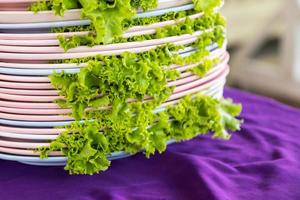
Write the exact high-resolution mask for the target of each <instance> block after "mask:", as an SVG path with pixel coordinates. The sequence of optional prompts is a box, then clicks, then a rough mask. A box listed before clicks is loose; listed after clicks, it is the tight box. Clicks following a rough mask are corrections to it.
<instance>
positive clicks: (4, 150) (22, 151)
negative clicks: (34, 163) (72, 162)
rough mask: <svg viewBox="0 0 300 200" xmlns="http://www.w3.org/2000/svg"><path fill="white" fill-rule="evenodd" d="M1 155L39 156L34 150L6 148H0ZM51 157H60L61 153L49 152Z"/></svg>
mask: <svg viewBox="0 0 300 200" xmlns="http://www.w3.org/2000/svg"><path fill="white" fill-rule="evenodd" d="M0 152H1V153H7V154H13V155H23V156H39V155H40V154H39V153H37V152H35V151H34V150H27V149H15V148H7V147H0ZM50 155H51V156H61V155H62V153H61V152H51V153H50Z"/></svg>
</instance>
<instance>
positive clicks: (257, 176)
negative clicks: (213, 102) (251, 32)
mask: <svg viewBox="0 0 300 200" xmlns="http://www.w3.org/2000/svg"><path fill="white" fill-rule="evenodd" d="M225 94H226V96H230V97H232V98H233V99H234V100H235V101H236V102H242V103H243V105H244V111H243V114H242V117H243V118H244V120H245V124H244V125H243V130H242V131H241V132H239V133H235V134H234V135H233V137H232V140H231V141H229V142H227V141H219V140H211V139H209V138H208V137H198V138H196V139H194V140H192V141H189V142H184V143H181V144H174V145H171V146H170V147H169V148H168V150H167V152H166V153H164V154H162V155H156V156H153V157H152V159H146V158H144V156H142V155H136V156H133V157H130V158H127V159H123V160H118V161H114V162H113V163H112V166H111V168H110V169H109V170H108V171H107V172H105V173H102V174H100V175H94V176H69V175H68V174H67V172H65V171H64V170H63V169H62V168H61V167H34V166H26V165H22V164H19V163H14V162H7V161H0V199H5V200H18V199H22V200H27V199H28V200H38V199H43V200H48V199H49V200H56V199H57V200H65V199H67V200H77V199H78V200H91V199H97V200H98V199H100V200H102V199H103V200H106V199H115V200H127V199H129V200H134V199H142V200H156V199H170V200H174V199H175V200H176V199H183V200H185V199H196V200H202V199H203V200H214V199H217V200H261V199H262V200H269V199H270V200H298V199H300V190H299V188H300V139H299V136H300V110H297V109H294V108H290V107H288V106H285V105H282V104H280V103H278V102H275V101H273V100H271V99H268V98H264V97H258V96H255V95H252V94H249V93H245V92H241V91H238V90H234V89H226V92H225Z"/></svg>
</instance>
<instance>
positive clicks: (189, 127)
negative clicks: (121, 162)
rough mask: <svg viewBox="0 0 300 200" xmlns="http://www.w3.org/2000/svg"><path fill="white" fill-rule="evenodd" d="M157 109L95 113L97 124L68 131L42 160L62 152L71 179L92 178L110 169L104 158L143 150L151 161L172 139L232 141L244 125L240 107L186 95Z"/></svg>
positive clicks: (137, 105)
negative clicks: (75, 176)
mask: <svg viewBox="0 0 300 200" xmlns="http://www.w3.org/2000/svg"><path fill="white" fill-rule="evenodd" d="M124 106H125V107H124ZM156 106H157V105H156V104H155V102H152V103H147V104H142V103H135V104H130V105H127V104H126V103H125V104H124V103H122V102H121V101H119V103H117V104H115V105H114V106H113V108H112V109H111V110H106V111H99V112H97V113H94V115H93V117H94V119H95V120H93V121H85V122H84V123H78V122H75V123H73V124H72V125H71V126H69V127H66V128H67V130H66V131H65V132H64V133H62V134H61V135H60V136H59V137H58V138H57V140H55V141H53V142H52V143H51V145H50V146H49V147H43V148H41V149H40V152H41V155H42V157H43V158H45V157H47V156H48V155H49V153H51V152H52V151H58V150H59V151H62V152H63V154H64V155H66V156H67V157H68V161H67V164H66V167H65V169H66V170H68V171H69V172H70V173H71V174H94V173H99V172H101V171H105V170H107V169H108V167H109V166H110V162H109V161H108V159H107V158H106V156H107V155H110V154H111V153H113V152H116V151H125V152H127V153H130V154H135V153H137V152H139V151H141V150H144V153H145V155H146V156H147V157H149V156H150V155H153V154H154V153H155V152H159V153H162V152H164V151H165V150H166V147H167V146H166V144H167V141H169V140H170V139H175V140H177V141H183V140H189V139H192V138H194V137H197V136H199V135H203V134H208V133H209V132H213V133H214V135H213V137H216V138H220V139H229V136H230V135H229V132H228V129H229V130H232V131H235V130H239V129H240V124H241V123H242V121H241V120H238V119H236V116H237V115H239V114H240V112H241V106H240V105H235V104H233V103H232V101H231V100H224V99H221V100H217V99H214V98H212V97H209V96H203V95H201V94H198V95H196V96H186V97H185V98H183V99H182V100H181V101H180V102H179V103H178V104H177V105H173V106H169V107H167V108H166V109H165V110H164V111H161V112H159V113H154V112H153V109H154V108H155V107H156Z"/></svg>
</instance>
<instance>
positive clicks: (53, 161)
mask: <svg viewBox="0 0 300 200" xmlns="http://www.w3.org/2000/svg"><path fill="white" fill-rule="evenodd" d="M173 143H175V140H170V141H168V142H167V145H170V144H173ZM129 156H131V155H130V154H128V153H126V152H124V151H120V152H115V153H112V154H111V155H109V156H107V158H108V159H109V160H117V159H122V158H126V157H129ZM0 159H2V160H9V161H17V162H20V163H24V164H28V165H37V166H64V165H65V164H66V161H67V158H66V157H62V156H61V157H49V158H46V159H41V158H39V157H37V156H17V155H10V154H4V153H0Z"/></svg>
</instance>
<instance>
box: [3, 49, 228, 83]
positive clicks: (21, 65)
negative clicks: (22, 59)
mask: <svg viewBox="0 0 300 200" xmlns="http://www.w3.org/2000/svg"><path fill="white" fill-rule="evenodd" d="M225 51H226V43H225V44H224V45H223V46H222V47H221V48H219V49H216V50H214V51H213V52H211V54H210V55H209V56H208V58H210V59H214V58H217V57H220V56H221V55H223V54H224V52H225ZM0 66H1V67H7V68H28V69H29V68H30V69H62V68H81V67H85V66H86V63H82V64H77V63H69V64H66V63H63V64H37V63H12V62H10V63H9V62H0ZM174 67H175V66H174ZM1 77H3V76H1V74H0V80H4V79H2V78H1ZM39 78H40V77H39ZM25 80H28V78H26V79H24V81H22V82H44V81H25ZM18 82H20V81H18Z"/></svg>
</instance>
